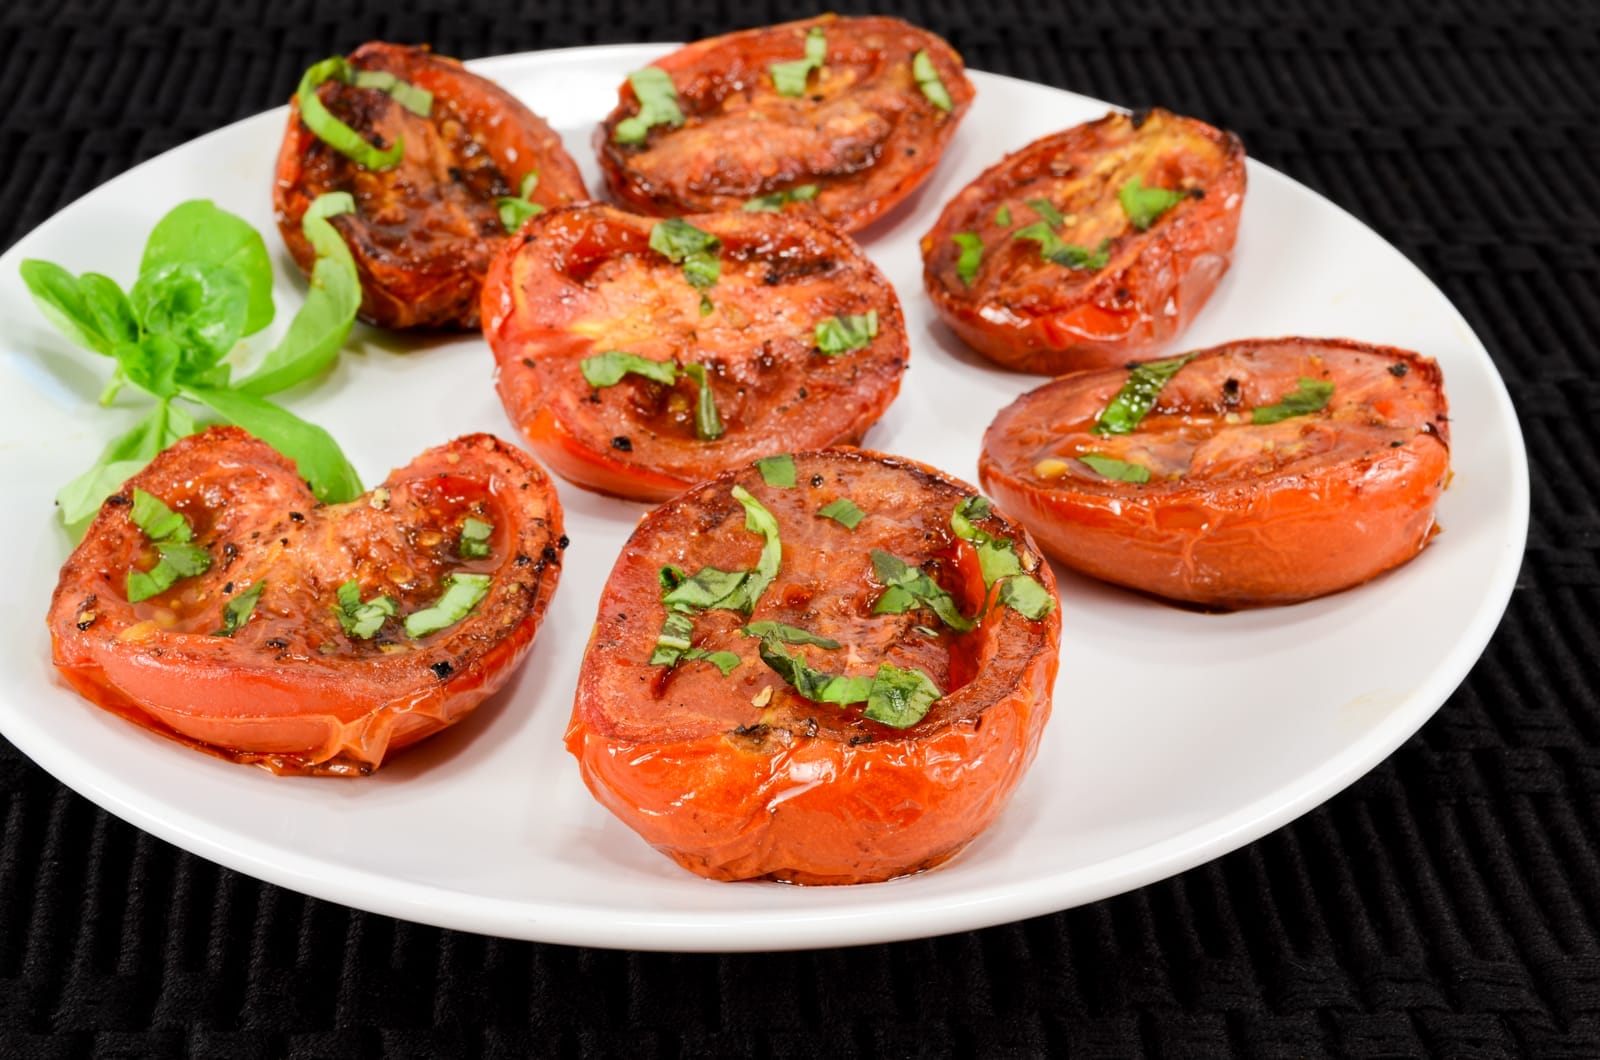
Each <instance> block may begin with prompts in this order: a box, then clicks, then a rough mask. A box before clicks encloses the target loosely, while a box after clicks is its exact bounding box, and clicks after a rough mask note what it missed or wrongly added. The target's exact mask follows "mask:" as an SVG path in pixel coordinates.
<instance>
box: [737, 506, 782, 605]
mask: <svg viewBox="0 0 1600 1060" xmlns="http://www.w3.org/2000/svg"><path fill="white" fill-rule="evenodd" d="M732 492H733V498H734V500H736V501H738V502H739V503H740V504H741V505H743V506H744V528H745V529H746V530H748V531H750V532H751V533H752V534H760V535H761V536H762V538H763V539H764V540H763V542H762V545H761V556H760V558H759V559H757V560H756V566H755V570H753V571H751V572H750V577H748V578H746V579H745V582H744V584H743V585H741V586H740V587H739V595H740V597H741V599H740V600H739V604H738V607H737V608H736V609H737V610H740V611H743V612H744V613H745V614H747V615H748V614H749V613H750V612H751V611H753V610H755V606H756V601H758V600H760V599H761V594H762V593H764V592H766V591H767V586H768V585H771V584H772V579H773V578H776V577H777V576H778V564H779V562H780V561H781V560H782V558H783V545H782V543H781V542H780V541H779V539H778V521H777V520H776V519H774V518H773V517H772V513H771V512H770V511H768V510H767V509H766V506H764V505H763V504H762V503H761V502H760V501H758V500H756V499H755V498H754V497H752V496H750V493H749V491H747V490H746V489H745V488H744V487H743V486H735V487H733V491H732Z"/></svg>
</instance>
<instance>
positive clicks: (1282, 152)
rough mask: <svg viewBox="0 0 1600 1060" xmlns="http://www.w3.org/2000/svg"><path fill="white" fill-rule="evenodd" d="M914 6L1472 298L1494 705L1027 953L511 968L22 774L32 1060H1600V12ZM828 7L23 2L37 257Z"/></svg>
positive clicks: (20, 217) (12, 177) (453, 939)
mask: <svg viewBox="0 0 1600 1060" xmlns="http://www.w3.org/2000/svg"><path fill="white" fill-rule="evenodd" d="M502 7H504V10H502V9H501V8H502ZM885 8H889V9H898V10H899V12H900V13H903V14H905V15H906V16H907V17H909V18H911V19H913V20H914V21H917V22H920V23H921V24H923V25H926V26H928V27H929V28H931V29H933V30H935V31H937V32H940V33H942V34H943V35H945V36H946V37H948V38H949V39H950V40H951V42H952V43H953V44H954V45H955V46H956V47H957V48H958V49H960V50H961V51H962V52H963V53H964V55H965V56H966V58H967V61H968V63H969V65H971V66H973V67H975V68H979V69H985V70H995V71H1001V72H1005V73H1010V74H1015V75H1018V76H1021V77H1025V78H1030V79H1034V80H1039V81H1043V82H1047V83H1049V84H1054V85H1059V86H1061V87H1064V88H1069V89H1072V90H1074V91H1078V92H1083V93H1086V94H1089V95H1093V96H1098V97H1100V98H1104V99H1108V100H1112V101H1115V102H1119V103H1124V104H1130V105H1136V104H1144V103H1161V104H1163V105H1166V106H1169V107H1171V108H1173V109H1176V110H1179V111H1183V112H1187V113H1191V114H1194V115H1197V116H1199V117H1202V118H1206V119H1208V120H1210V121H1213V122H1216V123H1219V124H1224V125H1226V126H1228V127H1230V128H1232V129H1234V130H1235V131H1237V132H1238V133H1239V134H1240V135H1241V136H1242V137H1243V138H1244V141H1245V143H1246V144H1247V145H1248V147H1249V149H1250V152H1251V154H1252V155H1253V156H1254V157H1256V158H1259V159H1261V160H1262V161H1264V162H1266V163H1268V164H1270V165H1272V166H1275V167H1277V168H1279V169H1282V170H1284V171H1285V172H1287V173H1288V174H1290V175H1291V176H1293V177H1295V178H1297V179H1298V180H1300V181H1303V182H1304V183H1306V184H1308V185H1310V186H1311V187H1313V188H1315V189H1316V190H1318V191H1320V192H1322V193H1323V194H1324V195H1326V196H1328V197H1329V198H1331V199H1333V200H1334V201H1335V202H1337V203H1339V204H1340V205H1341V206H1343V207H1345V208H1346V209H1348V210H1350V211H1352V212H1353V213H1354V214H1355V215H1356V216H1358V217H1360V218H1361V219H1362V220H1363V221H1365V222H1367V223H1368V224H1370V225H1371V226H1372V227H1373V228H1375V229H1376V230H1377V231H1378V232H1379V233H1381V234H1382V235H1383V236H1385V237H1386V238H1388V239H1389V240H1391V241H1392V242H1394V243H1395V244H1396V245H1397V246H1398V247H1399V248H1400V249H1401V250H1402V251H1403V252H1405V254H1406V255H1407V256H1408V257H1410V258H1411V259H1412V260H1413V261H1415V262H1417V263H1418V264H1419V265H1420V266H1421V267H1422V268H1423V270H1424V271H1425V272H1426V273H1427V274H1428V275H1429V276H1430V277H1432V278H1433V280H1434V281H1435V282H1437V283H1438V284H1439V285H1440V286H1441V287H1442V288H1443V289H1444V291H1445V293H1446V294H1447V295H1448V296H1449V297H1450V298H1451V299H1452V300H1453V301H1454V302H1455V304H1456V305H1457V306H1459V307H1460V308H1461V310H1462V311H1463V312H1464V313H1465V314H1466V316H1467V318H1468V319H1469V320H1470V322H1471V323H1472V326H1473V327H1474V328H1475V329H1476V330H1477V332H1478V334H1479V335H1480V336H1481V337H1482V338H1483V340H1484V341H1485V342H1486V343H1487V345H1488V347H1489V350H1490V352H1491V353H1492V354H1493V355H1494V358H1495V362H1496V364H1497V365H1498V366H1499V368H1500V371H1501V372H1502V374H1503V375H1504V376H1505V379H1506V381H1507V383H1508V385H1509V387H1510V390H1511V394H1512V396H1513V398H1514V399H1515V401H1516V403H1517V406H1518V409H1519V410H1520V414H1521V416H1522V422H1523V429H1524V431H1525V432H1526V434H1527V440H1528V445H1529V450H1530V454H1531V457H1530V459H1531V463H1532V470H1533V522H1532V528H1531V532H1530V537H1529V542H1528V553H1527V558H1526V560H1525V563H1524V568H1523V572H1522V576H1521V578H1520V580H1519V582H1518V587H1517V591H1516V593H1515V595H1514V596H1513V598H1512V600H1511V604H1510V608H1509V610H1508V612H1507V615H1506V618H1505V621H1504V623H1503V625H1502V627H1501V629H1500V630H1499V632H1498V634H1497V635H1496V636H1495V638H1494V640H1493V642H1492V643H1491V644H1490V646H1489V649H1488V652H1487V654H1486V655H1485V657H1484V659H1483V660H1482V661H1481V662H1480V663H1479V664H1478V666H1477V667H1476V668H1475V669H1474V670H1473V672H1472V674H1471V676H1470V677H1469V678H1468V679H1467V681H1466V683H1465V684H1464V685H1463V686H1462V688H1461V689H1460V690H1459V691H1458V692H1457V693H1456V694H1455V695H1454V696H1452V697H1451V698H1450V700H1449V702H1448V703H1446V704H1445V706H1444V708H1443V709H1442V710H1441V711H1440V713H1439V714H1438V716H1437V717H1436V718H1435V719H1434V720H1433V721H1431V722H1429V724H1428V725H1427V726H1426V727H1425V728H1424V729H1423V730H1422V731H1421V733H1420V734H1418V735H1417V736H1416V737H1415V738H1413V739H1412V740H1411V741H1410V742H1408V743H1407V744H1406V745H1405V746H1404V747H1403V748H1402V749H1401V750H1400V751H1399V752H1398V753H1397V754H1396V755H1395V756H1394V757H1393V758H1392V759H1390V760H1389V761H1387V762H1385V763H1384V764H1383V765H1382V766H1380V767H1379V768H1378V769H1377V770H1375V771H1374V772H1373V773H1372V774H1370V775H1369V776H1368V777H1366V778H1365V779H1363V780H1361V781H1360V782H1358V783H1357V784H1355V785H1354V786H1353V787H1352V788H1351V789H1349V790H1348V791H1347V792H1345V793H1344V794H1342V795H1340V796H1338V797H1337V798H1335V799H1334V800H1333V801H1332V802H1330V803H1329V804H1328V805H1326V806H1324V807H1323V808H1321V809H1319V810H1317V811H1315V812H1313V813H1311V814H1308V815H1307V816H1306V817H1304V818H1303V819H1301V820H1300V821H1298V822H1296V823H1295V824H1293V825H1291V826H1289V827H1287V828H1284V829H1282V830H1280V831H1278V832H1276V833H1274V834H1272V835H1270V836H1268V837H1267V838H1265V839H1263V840H1261V841H1260V842H1258V843H1255V844H1254V845H1252V846H1250V847H1247V848H1246V849H1244V850H1242V851H1239V852H1237V853H1235V854H1232V855H1229V856H1227V857H1225V858H1223V859H1221V860H1220V861H1217V862H1215V863H1213V864H1210V865H1207V866H1204V867H1202V868H1199V869H1196V870H1194V871H1192V872H1189V873H1186V874H1184V875H1182V876H1179V877H1177V878H1175V879H1173V880H1169V881H1167V882H1164V883H1160V884H1156V885H1154V886H1151V887H1147V888H1145V889H1143V890H1141V891H1137V892H1135V893H1132V894H1129V895H1125V896H1123V897H1120V898H1115V899H1112V900H1109V901H1105V902H1100V903H1097V904H1095V905H1092V906H1088V907H1085V908H1081V909H1076V910H1072V911H1069V912H1065V913H1061V914H1058V915H1055V916H1047V917H1041V918H1038V919H1035V920H1031V921H1027V922H1024V923H1020V924H1014V925H1010V926H1005V927H999V928H993V929H990V930H986V931H978V932H971V933H968V934H960V935H953V936H948V937H944V938H938V939H932V940H927V941H921V942H909V943H901V944H895V945H887V946H871V947H863V948H858V949H847V950H832V951H819V952H814V953H795V954H775V955H750V956H727V957H717V956H678V955H660V954H637V953H619V952H604V951H593V950H582V949H572V948H566V947H559V946H542V945H534V944H528V943H520V942H507V941H503V940H495V939H486V938H480V937H476V936H472V935H464V934H459V933H455V932H450V931H441V930H436V929H433V928H424V927H417V926H414V925H410V924H406V923H401V922H397V921H394V920H390V919H387V918H385V917H379V916H372V915H368V914H364V913H358V912H352V911H350V910H347V909H344V908H342V907H340V906H336V905H331V904H328V903H325V902H320V901H315V900H312V899H308V898H304V897H301V896H299V895H296V894H294V893H291V892H288V891H284V890H281V889H279V888H276V887H271V886H267V885H265V884H261V883H257V882H255V881H254V880H251V879H249V878H247V877H244V876H240V875H238V874H236V873H233V872H230V871H227V870H224V869H220V868H217V867H216V866H214V865H211V864H209V863H207V862H205V861H203V860H201V859H199V858H195V857H191V856H190V855H187V854H184V853H182V852H180V851H178V850H176V849H174V848H173V847H171V846H168V845H167V844H165V843H162V842H159V841H157V840H154V839H151V838H150V837H148V836H146V835H144V834H142V833H140V832H138V831H136V830H135V829H133V828H132V827H130V826H128V825H126V824H123V823H122V822H120V821H117V820H115V819H112V818H110V817H108V816H107V815H106V814H104V813H102V812H100V811H99V810H97V809H96V808H94V807H93V806H91V805H90V804H89V803H87V802H86V801H84V800H83V799H81V798H79V797H77V796H76V795H73V794H70V793H69V792H67V791H66V790H64V789H63V788H61V787H60V786H59V785H58V784H56V783H55V782H54V781H53V780H52V779H51V778H50V777H48V776H47V775H45V774H44V773H43V772H42V771H40V770H39V769H38V768H37V767H35V766H33V765H32V764H31V763H29V762H28V761H27V760H26V759H24V758H23V757H22V756H21V755H20V754H18V753H17V752H16V751H15V750H13V749H12V748H11V747H10V746H9V745H7V744H5V743H4V742H3V741H0V1055H4V1056H51V1057H53V1056H85V1055H105V1056H119V1055H126V1056H151V1055H154V1056H162V1055H181V1054H193V1055H199V1056H217V1057H250V1056H276V1055H284V1054H293V1055H297V1056H339V1057H364V1056H375V1055H380V1054H393V1055H416V1056H434V1055H489V1056H531V1055H538V1056H544V1055H555V1054H563V1055H566V1054H572V1055H577V1054H588V1055H607V1054H625V1055H629V1056H638V1057H656V1056H661V1057H678V1056H698V1055H705V1054H708V1053H732V1054H754V1055H762V1056H805V1057H813V1056H834V1055H846V1054H860V1055H870V1056H877V1055H915V1056H921V1055H950V1054H954V1055H978V1056H1012V1055H1015V1056H1035V1055H1060V1054H1062V1053H1064V1052H1068V1051H1070V1052H1072V1053H1073V1054H1075V1055H1084V1056H1102V1055H1103V1056H1132V1055H1149V1056H1161V1057H1184V1056H1200V1057H1206V1056H1216V1055H1221V1054H1226V1053H1232V1054H1236V1055H1242V1056H1261V1057H1280V1056H1311V1057H1316V1056H1342V1055H1389V1056H1415V1055H1422V1054H1436V1055H1441V1056H1457V1057H1500V1056H1521V1055H1526V1056H1538V1057H1561V1056H1572V1057H1580V1056H1581V1057H1592V1056H1596V1055H1600V931H1597V923H1600V836H1597V825H1596V820H1595V818H1596V810H1597V808H1600V753H1597V751H1596V741H1597V729H1600V695H1597V690H1600V678H1597V674H1596V668H1597V663H1596V659H1597V657H1600V650H1597V648H1600V637H1597V636H1596V618H1597V607H1596V603H1597V599H1596V597H1597V594H1596V585H1597V582H1600V573H1597V569H1596V546H1597V544H1600V521H1597V518H1596V506H1595V493H1594V489H1593V483H1594V482H1595V481H1596V480H1597V478H1600V466H1597V449H1596V445H1595V439H1596V435H1597V433H1600V431H1597V427H1596V422H1595V421H1596V416H1597V414H1600V387H1597V385H1596V382H1595V378H1596V373H1597V370H1600V354H1597V352H1596V347H1597V344H1600V275H1597V273H1600V270H1597V267H1596V256H1597V252H1600V206H1597V202H1600V185H1597V183H1596V179H1595V178H1596V173H1597V171H1600V149H1597V148H1600V135H1597V133H1596V120H1597V118H1600V5H1597V4H1595V3H1592V2H1588V0H1581V2H1580V0H1573V2H1571V3H1488V2H1480V3H1458V4H1446V5H1437V4H1435V3H1431V2H1426V0H1384V2H1362V3H1352V4H1338V3H1329V2H1327V0H1293V2H1288V0H1280V2H1271V0H1268V2H1260V3H1250V4H1234V3H1223V2H1220V0H1186V2H1181V3H1179V2H1172V0H1145V2H1138V3H1135V2H1130V0H1122V2H1118V3H1111V2H1092V3H1091V2H1084V3H1074V4H1071V5H1068V6H1067V7H1066V8H1063V9H1057V8H1056V7H1055V6H1054V5H1051V4H1047V3H1045V4H1041V3H1037V2H1035V3H1024V2H1021V0H985V2H982V3H973V2H971V0H926V2H923V3H920V4H885V5H882V6H880V7H878V8H876V10H884V9H885ZM838 9H839V10H841V11H845V12H849V13H855V12H864V11H866V10H868V9H867V8H865V7H862V6H860V5H858V4H856V3H845V4H840V5H838ZM802 13H806V9H796V8H784V7H780V6H778V5H774V4H770V3H756V4H751V5H735V4H731V3H728V2H726V0H665V2H653V3H640V2H638V0H593V2H588V3H583V4H573V5H571V9H568V8H566V7H564V6H558V5H554V4H551V3H547V2H540V0H525V2H522V3H519V4H516V5H496V4H492V3H487V2H468V0H450V2H442V0H385V2H382V3H378V2H373V3H362V4H347V5H341V4H337V3H332V2H315V3H313V2H308V0H286V2H277V3H262V2H259V0H237V2H235V3H232V4H229V5H226V6H225V7H222V6H219V7H218V8H217V9H216V10H213V8H212V6H211V5H210V4H207V3H199V2H187V3H185V2H154V0H150V2H139V3H112V2H109V0H107V2H95V3H90V2H83V0H65V2H39V3H34V2H13V3H7V4H4V5H3V7H0V55H3V56H4V59H3V63H4V65H3V67H0V100H3V101H4V106H3V107H0V163H3V165H0V204H3V208H0V247H5V246H9V245H10V244H11V243H13V242H14V241H15V240H16V239H17V238H19V237H20V236H21V235H22V234H23V233H25V232H27V231H28V230H29V229H31V228H32V227H33V226H35V225H37V224H38V223H39V222H41V221H43V220H44V219H45V218H46V217H48V216H49V215H50V214H51V213H53V212H54V211H56V210H58V209H60V208H61V207H63V206H65V205H66V204H67V203H69V202H71V201H72V200H73V199H75V198H77V197H78V196H80V195H82V194H83V193H85V192H86V191H88V190H90V189H91V188H93V187H94V186H95V185H97V184H99V183H100V182H102V181H104V180H106V179H108V178H109V177H111V176H113V175H115V174H117V173H118V172H121V171H122V170H124V169H126V168H127V167H128V166H130V165H132V164H133V163H135V162H138V161H140V160H143V159H145V158H149V157H150V156H152V155H155V154H157V153H159V152H161V151H164V150H167V149H168V148H171V147H175V146H177V145H178V144H181V143H183V142H184V141H187V140H189V139H191V138H193V137H195V136H197V135H199V134H201V133H203V132H206V131H208V130H210V129H212V128H215V127H216V126H218V125H221V124H223V123H225V122H229V121H232V120H234V119H237V118H240V117H244V116H247V115H249V114H252V113H255V112H257V111H260V110H263V109H265V108H267V107H270V106H274V105H276V104H278V103H280V102H282V101H283V100H284V99H285V98H286V97H287V96H288V94H289V92H290V91H291V89H292V88H293V86H294V84H295V82H296V80H297V78H298V75H299V73H300V71H301V70H302V69H303V68H304V67H305V66H307V65H309V63H310V62H312V61H313V60H315V59H318V58H321V57H323V56H325V55H328V54H331V53H334V52H343V51H347V50H349V49H350V48H351V47H353V46H354V45H355V44H357V43H359V42H361V41H363V40H366V39H369V38H374V37H382V38H389V39H395V40H404V41H430V42H432V43H433V44H434V45H435V47H436V48H437V49H438V50H440V51H442V52H444V53H446V54H454V55H459V56H462V57H464V58H471V57H476V56H480V55H489V54H496V53H502V52H512V51H521V50H527V49H534V48H547V47H558V46H565V45H576V44H591V43H602V42H612V41H631V40H672V39H687V38H692V37H697V36H703V35H709V34H712V33H716V32H721V31H725V30H728V29H732V28H736V27H739V26H743V25H751V24H757V23H761V22H769V21H777V20H780V19H781V18H786V17H794V16H795V15H797V14H802ZM24 606H25V605H24Z"/></svg>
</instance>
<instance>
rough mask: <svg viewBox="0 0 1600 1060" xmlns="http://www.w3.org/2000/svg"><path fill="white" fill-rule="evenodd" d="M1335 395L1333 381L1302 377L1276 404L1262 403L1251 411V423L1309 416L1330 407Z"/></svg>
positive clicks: (1276, 421) (1274, 421) (1275, 421)
mask: <svg viewBox="0 0 1600 1060" xmlns="http://www.w3.org/2000/svg"><path fill="white" fill-rule="evenodd" d="M1331 397H1333V383H1332V382H1330V381H1327V380H1323V379H1308V378H1306V377H1305V376H1301V377H1300V385H1299V386H1298V387H1296V388H1295V389H1294V390H1293V391H1292V392H1291V393H1288V394H1285V395H1284V396H1283V397H1282V398H1281V399H1279V401H1278V403H1277V404H1276V405H1262V406H1260V407H1258V408H1255V409H1252V410H1251V412H1250V422H1251V423H1263V424H1265V423H1280V422H1282V421H1283V420H1287V419H1291V418H1293V417H1295V416H1307V415H1310V414H1311V413H1313V412H1321V411H1322V410H1323V409H1325V408H1327V407H1328V399H1330V398H1331Z"/></svg>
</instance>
